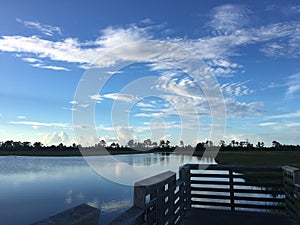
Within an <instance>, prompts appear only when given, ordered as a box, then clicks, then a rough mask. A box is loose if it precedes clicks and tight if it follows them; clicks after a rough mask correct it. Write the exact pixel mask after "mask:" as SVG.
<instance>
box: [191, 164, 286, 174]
mask: <svg viewBox="0 0 300 225" xmlns="http://www.w3.org/2000/svg"><path fill="white" fill-rule="evenodd" d="M188 165H189V166H190V168H191V169H192V170H199V168H200V169H201V168H205V170H233V171H264V172H266V171H274V172H276V171H277V172H281V171H282V167H281V166H263V165H262V166H260V165H222V164H215V165H205V164H201V165H199V164H188Z"/></svg>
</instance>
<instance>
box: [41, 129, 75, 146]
mask: <svg viewBox="0 0 300 225" xmlns="http://www.w3.org/2000/svg"><path fill="white" fill-rule="evenodd" d="M42 143H43V144H45V145H58V144H60V143H63V144H64V145H70V144H71V143H72V141H71V140H70V137H69V135H68V134H67V133H65V132H64V131H60V132H57V131H55V132H53V133H50V134H46V135H45V136H44V137H43V139H42Z"/></svg>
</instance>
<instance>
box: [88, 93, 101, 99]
mask: <svg viewBox="0 0 300 225" xmlns="http://www.w3.org/2000/svg"><path fill="white" fill-rule="evenodd" d="M89 98H90V99H91V100H96V101H102V100H103V97H102V96H101V95H99V94H95V95H89Z"/></svg>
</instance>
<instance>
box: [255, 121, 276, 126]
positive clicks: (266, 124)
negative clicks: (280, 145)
mask: <svg viewBox="0 0 300 225" xmlns="http://www.w3.org/2000/svg"><path fill="white" fill-rule="evenodd" d="M277 124H278V123H275V122H266V123H260V124H258V125H259V126H260V127H269V126H274V125H277Z"/></svg>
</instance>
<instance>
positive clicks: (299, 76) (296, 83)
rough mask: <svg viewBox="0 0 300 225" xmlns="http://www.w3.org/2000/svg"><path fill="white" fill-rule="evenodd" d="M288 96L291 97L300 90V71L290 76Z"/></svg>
mask: <svg viewBox="0 0 300 225" xmlns="http://www.w3.org/2000/svg"><path fill="white" fill-rule="evenodd" d="M286 85H287V88H288V89H287V91H286V96H287V97H291V96H294V95H295V94H296V93H299V92H300V73H296V74H294V75H292V76H289V77H288V82H287V84H286Z"/></svg>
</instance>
